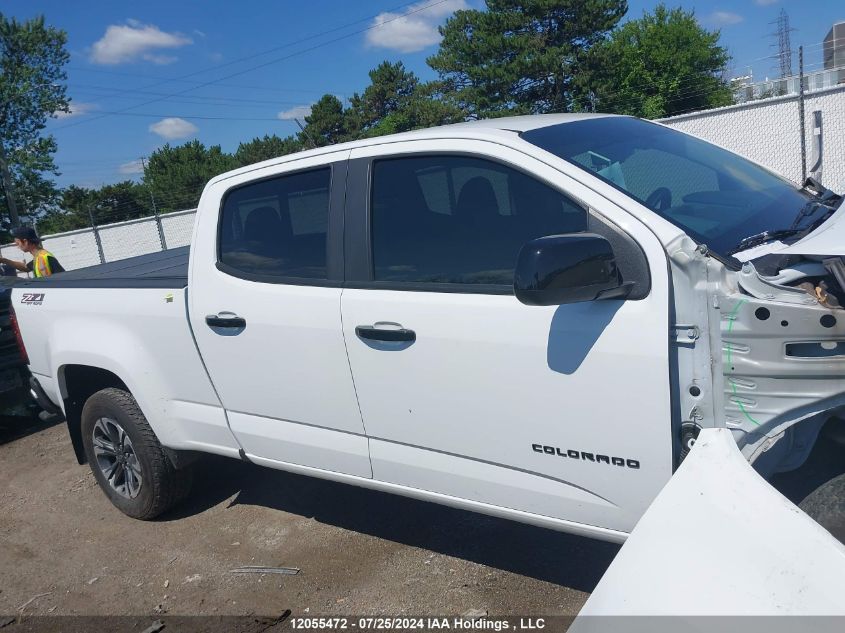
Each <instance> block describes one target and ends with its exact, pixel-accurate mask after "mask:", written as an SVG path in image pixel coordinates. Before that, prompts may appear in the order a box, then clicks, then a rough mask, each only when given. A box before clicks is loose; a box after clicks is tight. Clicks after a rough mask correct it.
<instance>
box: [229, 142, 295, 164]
mask: <svg viewBox="0 0 845 633" xmlns="http://www.w3.org/2000/svg"><path fill="white" fill-rule="evenodd" d="M301 149H302V142H301V141H299V140H298V139H297V138H296V137H294V136H286V137H285V138H279V137H278V136H276V135H275V134H273V135H272V136H270V135H269V134H265V135H264V138H254V139H252V140H251V141H248V142H246V143H241V144H240V145H238V149H237V150H236V151H235V163H237V165H238V166H239V167H243V166H244V165H252V164H253V163H260V162H261V161H263V160H269V159H271V158H278V157H279V156H285V155H286V154H293V153H294V152H298V151H300V150H301Z"/></svg>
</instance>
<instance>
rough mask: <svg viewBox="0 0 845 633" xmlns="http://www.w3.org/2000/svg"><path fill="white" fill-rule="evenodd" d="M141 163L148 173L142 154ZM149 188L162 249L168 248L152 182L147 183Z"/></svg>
mask: <svg viewBox="0 0 845 633" xmlns="http://www.w3.org/2000/svg"><path fill="white" fill-rule="evenodd" d="M141 165H142V166H143V167H144V175H146V173H147V162H146V161H145V160H144V157H143V156H141ZM147 190H148V191H149V192H150V203H151V204H152V205H153V215H154V216H155V220H156V228H157V229H158V239H159V241H160V242H161V250H163V251H166V250H167V240H166V239H165V237H164V227H163V226H162V224H161V216H159V214H158V207H156V199H155V196H154V195H153V186H152V183H150V184H148V185H147Z"/></svg>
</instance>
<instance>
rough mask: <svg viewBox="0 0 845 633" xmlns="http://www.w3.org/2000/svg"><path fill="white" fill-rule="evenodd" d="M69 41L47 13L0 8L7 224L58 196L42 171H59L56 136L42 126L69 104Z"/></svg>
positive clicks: (0, 121) (2, 204) (0, 171)
mask: <svg viewBox="0 0 845 633" xmlns="http://www.w3.org/2000/svg"><path fill="white" fill-rule="evenodd" d="M66 43H67V34H66V33H65V32H64V31H61V30H58V29H55V28H53V27H49V26H46V25H45V23H44V18H43V17H37V18H33V19H31V20H28V21H26V22H18V21H17V20H16V19H15V18H8V17H6V16H5V15H3V14H2V13H0V183H2V187H3V192H4V195H3V197H2V199H0V214H2V217H3V220H4V225H5V226H6V227H8V226H9V225H17V224H18V223H19V217H20V216H24V217H28V218H32V217H34V216H37V215H38V214H39V213H42V212H43V211H44V210H45V209H47V208H49V207H50V205H51V204H52V203H53V202H55V200H56V198H57V194H58V192H57V190H56V188H55V187H54V185H53V184H52V182H51V181H49V180H47V179H46V178H45V177H44V175H43V174H45V173H54V174H55V173H56V166H55V163H54V162H53V153H54V152H55V151H56V142H55V140H54V139H53V137H52V136H45V135H44V134H43V130H44V127H45V126H46V124H47V118H48V117H50V116H51V115H53V114H54V113H55V112H68V110H69V108H68V104H69V102H68V99H67V96H66V86H65V84H64V81H65V79H66V78H67V76H66V73H65V71H64V65H65V64H66V63H67V61H68V59H69V55H68V53H67V51H66V50H65V44H66ZM4 237H8V235H6V236H4Z"/></svg>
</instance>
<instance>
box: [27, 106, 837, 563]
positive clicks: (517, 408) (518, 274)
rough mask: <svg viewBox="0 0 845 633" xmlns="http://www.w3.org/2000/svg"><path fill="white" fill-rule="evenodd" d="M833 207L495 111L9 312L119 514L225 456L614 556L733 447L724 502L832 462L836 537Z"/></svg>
mask: <svg viewBox="0 0 845 633" xmlns="http://www.w3.org/2000/svg"><path fill="white" fill-rule="evenodd" d="M843 214H845V208H843V205H842V198H841V197H840V196H839V195H837V194H835V193H833V192H832V191H828V190H827V189H825V188H824V187H822V186H821V185H819V184H818V183H815V182H812V181H810V182H808V183H807V184H806V185H805V186H804V187H798V186H796V185H795V184H793V183H790V182H788V181H787V180H785V179H783V178H781V177H779V176H777V175H776V174H774V173H772V172H770V171H768V170H766V169H764V168H763V167H761V166H759V165H757V164H754V163H752V162H750V161H748V160H745V159H743V158H741V157H739V156H737V155H735V154H732V153H731V152H728V151H726V150H723V149H721V148H718V147H716V146H714V145H711V144H709V143H706V142H704V141H701V140H699V139H696V138H694V137H691V136H688V135H685V134H683V133H681V132H678V131H675V130H672V129H669V128H666V127H664V126H661V125H657V124H654V123H650V122H646V121H641V120H638V119H635V118H630V117H617V116H603V115H548V116H532V117H518V118H502V119H496V120H491V121H481V122H474V123H466V124H460V125H454V126H447V127H443V128H435V129H430V130H421V131H417V132H410V133H405V134H399V135H394V136H388V137H381V138H374V139H365V140H360V141H356V142H353V143H349V144H345V145H339V146H333V147H325V148H320V149H315V150H311V151H308V152H303V153H300V154H294V155H289V156H284V157H281V158H279V159H275V160H270V161H266V162H264V163H260V164H257V165H253V166H250V167H246V168H243V169H240V170H237V171H234V172H230V173H227V174H223V175H221V176H218V177H216V178H214V179H213V180H212V181H211V182H209V184H208V185H207V186H206V188H205V191H204V193H203V195H202V198H201V200H200V203H199V208H198V212H197V216H196V225H195V229H194V234H193V240H192V246H191V249H190V255H189V254H188V252H187V249H183V250H177V251H168V252H164V253H158V254H154V255H148V256H144V257H141V258H136V259H135V260H128V261H124V262H115V263H112V264H106V265H103V266H98V267H94V268H90V269H85V270H79V271H73V272H69V273H64V274H61V275H55V276H53V277H50V278H47V279H43V280H33V281H31V282H28V283H25V284H23V285H22V286H19V287H17V288H16V289H15V291H14V297H13V304H14V308H15V310H17V315H18V321H19V325H20V332H21V334H22V342H23V344H25V348H26V349H25V351H26V352H27V353H28V355H29V361H30V362H29V365H30V369H31V371H32V373H33V376H34V380H33V390H34V392H35V394H36V395H37V397H38V398H39V400H40V401H41V402H42V404H43V406H45V407H47V408H52V409H54V410H56V411H58V412H61V413H62V414H63V415H64V416H65V417H66V419H67V423H68V428H69V431H70V436H71V440H72V442H73V445H74V447H75V450H76V453H77V456H78V458H79V460H80V462H84V461H88V462H89V464H90V465H91V468H92V470H93V472H94V475H95V476H96V478H97V481H98V482H99V484H100V486H101V487H102V488H103V490H104V492H105V493H106V495H108V497H109V498H110V500H111V501H112V502H113V503H114V504H115V505H116V506H117V507H118V508H120V509H121V510H122V511H123V512H125V513H127V514H129V515H130V516H134V517H138V518H152V517H154V516H156V515H158V514H160V513H161V512H164V511H165V510H167V509H168V508H170V507H171V506H173V505H174V504H175V503H176V502H178V501H179V500H180V499H181V498H182V497H184V495H185V494H187V491H188V489H189V481H190V472H191V467H190V464H191V461H192V459H193V458H194V456H195V455H196V454H197V453H201V452H209V453H217V454H221V455H228V456H231V457H234V458H238V459H242V460H247V461H250V462H254V463H258V464H263V465H266V466H270V467H274V468H280V469H285V470H290V471H294V472H299V473H304V474H309V475H313V476H318V477H324V478H328V479H333V480H337V481H342V482H346V483H350V484H354V485H361V486H367V487H371V488H376V489H380V490H385V491H390V492H395V493H398V494H405V495H410V496H414V497H417V498H421V499H426V500H430V501H435V502H440V503H446V504H450V505H453V506H458V507H462V508H466V509H470V510H475V511H478V512H485V513H489V514H495V515H498V516H502V517H507V518H512V519H515V520H519V521H524V522H529V523H533V524H536V525H542V526H546V527H551V528H554V529H559V530H565V531H569V532H574V533H577V534H582V535H588V536H593V537H596V538H602V539H607V540H613V541H617V542H621V541H624V540H625V539H626V538H627V536H628V534H629V533H630V532H631V531H632V530H633V529H634V526H635V525H636V524H637V522H638V521H639V520H640V519H641V517H643V515H644V514H646V511H647V509H648V508H649V506H650V504H651V503H652V502H653V501H654V500H655V498H657V497H658V495H659V494H660V493H661V490H662V489H663V488H664V486H666V484H667V482H670V479H672V476H673V473H674V472H675V470H676V469H677V468H678V467H679V465H681V463H682V461H683V460H684V459H685V457H686V456H687V454H688V453H689V451H690V448H691V447H692V446H693V445H694V443H695V439H696V437H698V435H699V433H701V432H703V430H704V431H707V430H710V429H723V430H725V431H723V434H722V435H720V436H719V437H720V438H722V439H724V434H725V433H727V432H729V433H730V436H731V437H732V439H733V441H734V442H735V445H736V447H737V449H738V450H739V451H741V454H742V455H743V456H744V458H745V461H746V463H748V464H751V466H753V468H754V470H756V472H757V473H758V474H759V475H758V474H755V473H754V471H753V470H751V469H750V468H747V467H746V468H744V469H739V470H736V471H735V474H736V478H737V479H738V480H746V479H747V478H749V477H752V478H756V477H758V476H762V477H763V478H767V479H768V478H772V477H773V476H775V475H778V474H779V473H780V474H782V473H788V472H794V471H796V470H797V469H799V468H800V467H801V466H802V464H804V462H805V461H806V460H807V459H808V457H809V456H810V455H811V453H813V452H814V449H818V447H819V446H821V445H822V444H823V445H824V446H825V447H826V448H825V450H826V451H827V452H828V453H829V454H830V455H832V457H831V458H830V460H828V461H829V462H830V463H829V464H828V465H829V466H831V468H830V470H831V478H830V481H827V482H823V483H822V484H821V486H820V487H818V489H817V490H815V491H814V492H811V493H810V494H808V495H807V498H806V500H804V501H803V507H804V509H805V511H807V512H808V513H809V514H811V515H812V516H813V518H814V519H815V520H816V521H818V523H819V524H821V525H822V526H823V527H825V528H826V529H827V530H829V531H830V532H832V533H833V534H834V535H835V536H836V537H838V538H839V539H842V538H843V536H845V534H844V533H843V529H845V523H843V516H845V506H843V502H845V492H843V488H845V479H843V477H842V476H841V475H840V476H838V477H836V476H835V475H837V468H839V466H841V465H842V464H843V463H845V422H843V420H845V381H843V377H845V310H843V308H842V306H843V304H845V264H843V255H845V220H843ZM831 447H832V448H831ZM732 465H734V466H735V462H732V461H730V460H728V461H724V460H723V461H721V462H718V461H714V462H713V468H714V469H719V471H720V472H719V474H720V475H721V476H722V479H720V481H724V480H725V479H724V476H725V474H726V472H725V469H729V468H731V467H732ZM681 468H683V466H681ZM843 471H845V467H841V468H839V470H838V473H842V472H843ZM731 472H733V471H731ZM727 480H730V478H728V479H727ZM737 485H738V486H739V484H737ZM670 487H671V484H670ZM668 489H669V488H667V490H668ZM808 492H809V491H808ZM732 494H733V492H732V490H731V489H730V487H728V488H727V489H725V490H724V495H725V499H724V500H725V501H726V503H727V505H726V507H730V508H733V511H734V514H735V516H734V519H735V520H736V521H751V522H754V521H760V523H759V525H757V527H756V529H757V530H760V531H771V530H777V529H778V526H777V525H767V524H765V523H764V522H763V521H762V519H763V518H764V517H762V516H761V515H760V513H754V514H748V513H746V512H745V509H744V508H743V507H741V504H740V503H732V502H731V495H732ZM772 494H773V495H775V497H774V498H777V499H780V497H779V496H777V494H776V493H774V492H772ZM799 501H800V499H799ZM658 502H659V499H658ZM694 502H695V500H694V499H691V501H690V503H694ZM784 503H786V502H785V501H784ZM776 505H777V504H776ZM808 524H809V525H812V523H811V522H809V521H808ZM813 527H814V528H815V526H813ZM816 529H817V528H816ZM818 533H819V534H824V537H825V538H827V539H828V540H829V545H830V552H831V554H830V556H833V557H834V558H833V559H831V560H833V561H834V563H831V564H838V565H839V568H840V569H845V555H843V549H842V547H841V546H840V545H839V544H837V543H836V542H835V541H834V539H833V538H830V537H829V536H828V535H827V534H826V533H823V532H822V531H821V530H818ZM793 536H794V537H795V538H800V535H793ZM674 537H675V538H684V539H689V542H690V543H692V542H693V541H694V535H692V534H675V535H674ZM814 538H815V537H814ZM624 551H625V550H624V549H623V553H624ZM813 551H814V552H817V553H818V552H819V551H820V550H818V549H816V550H813ZM824 555H827V554H824ZM836 557H838V558H836ZM836 561H838V562H836ZM667 578H669V577H667Z"/></svg>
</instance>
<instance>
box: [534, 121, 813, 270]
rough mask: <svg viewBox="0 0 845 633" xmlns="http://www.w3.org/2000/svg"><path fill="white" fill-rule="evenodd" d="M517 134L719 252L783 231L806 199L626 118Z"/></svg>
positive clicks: (782, 182)
mask: <svg viewBox="0 0 845 633" xmlns="http://www.w3.org/2000/svg"><path fill="white" fill-rule="evenodd" d="M522 138H523V139H525V140H526V141H528V142H529V143H532V144H534V145H536V146H538V147H541V148H542V149H544V150H546V151H549V152H551V153H552V154H555V155H556V156H559V157H561V158H563V159H564V160H567V161H569V162H571V163H575V164H577V165H579V166H580V167H583V168H586V169H588V170H590V171H592V172H594V173H595V174H596V175H597V176H599V177H600V178H602V179H603V180H605V181H606V182H608V183H609V184H611V185H613V186H614V187H616V188H617V189H621V190H622V191H624V192H625V193H627V194H628V195H630V196H631V197H632V198H635V199H636V200H638V201H640V202H642V203H643V204H645V205H646V206H647V207H649V208H650V209H652V210H654V211H655V212H656V213H658V214H659V215H660V216H662V217H664V218H666V219H667V220H669V221H670V222H672V223H673V224H675V225H676V226H679V227H680V228H682V229H683V230H684V231H685V232H686V233H687V234H688V235H689V236H690V237H692V238H693V239H694V240H696V241H697V242H699V243H701V244H706V245H707V246H708V247H709V248H710V249H711V250H713V251H715V252H716V253H717V254H721V255H724V256H727V255H729V254H730V253H731V252H733V251H734V250H736V248H737V247H738V245H739V244H740V242H741V241H742V240H743V239H744V238H747V237H749V236H752V235H757V234H760V233H763V232H764V231H774V230H779V229H788V228H789V227H790V226H791V225H792V223H793V221H794V220H795V218H796V216H797V215H798V213H799V211H800V210H801V209H802V208H803V207H804V206H805V205H806V204H807V202H808V201H809V200H811V199H812V196H810V195H809V194H808V193H806V192H804V191H801V190H799V189H797V188H796V186H795V185H794V184H793V183H791V182H789V181H788V180H786V179H784V178H781V177H779V176H776V175H774V174H773V173H771V172H769V171H767V170H765V169H763V168H762V167H759V166H758V165H755V164H754V163H752V162H750V161H748V160H746V159H744V158H742V157H740V156H737V155H736V154H734V153H732V152H729V151H727V150H724V149H721V148H719V147H716V146H715V145H711V144H710V143H707V142H705V141H702V140H699V139H697V138H694V137H692V136H687V135H686V134H683V133H681V132H678V131H676V130H672V129H670V128H666V127H663V126H661V125H657V124H654V123H649V122H647V121H642V120H640V119H635V118H632V117H606V118H604V117H603V118H596V119H590V120H586V121H577V122H573V123H563V124H558V125H551V126H548V127H543V128H538V129H535V130H530V131H528V132H524V133H523V134H522ZM796 237H797V236H796Z"/></svg>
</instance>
